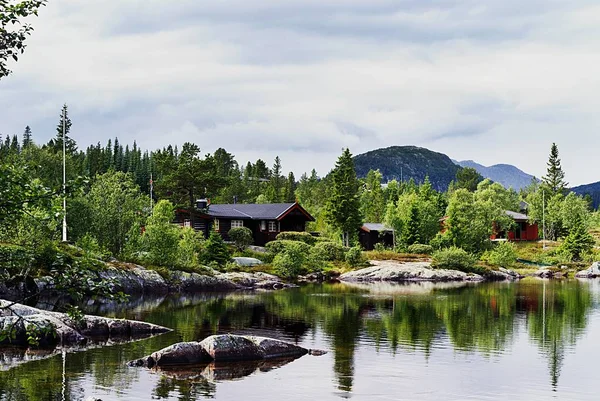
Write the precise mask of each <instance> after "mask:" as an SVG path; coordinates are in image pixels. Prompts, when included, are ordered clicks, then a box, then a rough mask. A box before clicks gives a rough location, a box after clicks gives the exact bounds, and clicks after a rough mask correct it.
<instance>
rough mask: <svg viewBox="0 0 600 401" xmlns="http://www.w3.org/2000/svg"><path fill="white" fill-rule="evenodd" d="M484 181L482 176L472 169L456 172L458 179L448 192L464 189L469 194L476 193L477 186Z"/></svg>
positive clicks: (467, 168) (451, 184) (466, 168)
mask: <svg viewBox="0 0 600 401" xmlns="http://www.w3.org/2000/svg"><path fill="white" fill-rule="evenodd" d="M481 181H483V177H482V176H481V174H479V173H478V172H477V170H475V169H474V168H472V167H465V168H461V169H460V170H458V171H457V172H456V179H455V180H454V181H452V182H451V183H450V185H449V187H448V192H454V191H456V190H457V189H461V188H464V189H466V190H467V191H469V192H475V191H476V190H477V185H479V183H480V182H481Z"/></svg>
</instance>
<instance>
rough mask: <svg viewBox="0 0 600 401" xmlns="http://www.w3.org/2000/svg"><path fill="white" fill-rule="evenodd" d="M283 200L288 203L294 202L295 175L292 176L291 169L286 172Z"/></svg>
mask: <svg viewBox="0 0 600 401" xmlns="http://www.w3.org/2000/svg"><path fill="white" fill-rule="evenodd" d="M284 200H285V201H286V202H288V203H292V202H296V177H294V173H292V172H291V171H290V173H289V174H288V179H287V182H286V184H285V199H284Z"/></svg>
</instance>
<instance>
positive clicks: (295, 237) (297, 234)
mask: <svg viewBox="0 0 600 401" xmlns="http://www.w3.org/2000/svg"><path fill="white" fill-rule="evenodd" d="M276 238H277V239H278V240H290V241H301V242H304V243H305V244H308V245H314V244H315V243H316V242H317V238H316V237H313V236H312V235H310V234H309V233H307V232H304V231H284V232H281V233H279V234H277V237H276Z"/></svg>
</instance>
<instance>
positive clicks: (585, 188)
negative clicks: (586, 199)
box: [571, 182, 600, 209]
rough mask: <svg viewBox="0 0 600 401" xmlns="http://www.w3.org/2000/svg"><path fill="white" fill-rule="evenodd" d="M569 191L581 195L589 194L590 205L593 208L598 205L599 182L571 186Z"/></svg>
mask: <svg viewBox="0 0 600 401" xmlns="http://www.w3.org/2000/svg"><path fill="white" fill-rule="evenodd" d="M571 191H573V192H575V193H576V194H577V195H581V196H585V195H588V194H589V195H590V196H591V197H592V206H593V207H594V209H598V206H600V182H594V183H592V184H586V185H579V186H578V187H573V188H571Z"/></svg>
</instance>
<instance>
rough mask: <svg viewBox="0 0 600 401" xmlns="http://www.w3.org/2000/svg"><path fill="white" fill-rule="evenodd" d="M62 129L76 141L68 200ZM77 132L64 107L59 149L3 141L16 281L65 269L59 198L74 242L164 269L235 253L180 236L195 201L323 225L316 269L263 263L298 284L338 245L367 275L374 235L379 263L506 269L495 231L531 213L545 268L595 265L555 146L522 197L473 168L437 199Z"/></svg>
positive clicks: (376, 179) (370, 180) (403, 186)
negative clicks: (287, 212) (378, 237)
mask: <svg viewBox="0 0 600 401" xmlns="http://www.w3.org/2000/svg"><path fill="white" fill-rule="evenodd" d="M63 115H66V117H67V118H66V120H65V121H63ZM63 125H64V126H65V127H66V132H67V135H66V137H65V140H66V142H65V144H64V147H65V150H66V161H65V163H66V180H67V185H66V186H65V187H64V188H63V183H62V163H63V159H62V151H63V136H62V127H63ZM71 125H72V123H71V121H70V119H69V117H68V110H67V106H66V105H65V106H64V110H63V113H61V114H60V118H59V121H58V122H57V130H56V136H55V137H54V138H53V139H51V140H50V141H49V142H47V143H37V142H36V140H35V135H34V134H33V133H32V131H31V129H30V128H29V127H26V128H25V130H24V132H23V134H22V135H20V136H17V135H12V136H10V135H9V136H6V137H5V138H3V139H2V141H0V177H1V179H0V244H1V245H2V246H1V247H0V252H1V253H2V254H3V255H4V256H5V258H4V261H3V262H2V263H3V266H0V267H2V268H5V269H6V268H9V270H10V269H13V270H15V269H16V271H13V274H17V273H18V274H19V275H31V274H33V275H38V274H47V273H49V272H51V270H52V268H53V266H55V265H56V264H57V263H61V261H60V260H59V259H60V255H61V247H63V246H62V245H61V224H62V219H63V217H64V216H63V212H62V205H63V196H64V197H66V204H67V213H66V220H67V222H68V240H69V242H71V243H74V244H76V245H77V246H78V247H79V249H82V250H83V251H85V252H88V251H89V252H93V253H94V254H97V255H102V257H104V258H108V257H116V258H119V259H121V260H126V261H134V262H139V263H143V264H145V265H153V266H159V267H160V268H167V269H168V268H188V269H190V268H195V267H198V266H202V265H204V264H209V263H212V264H213V265H216V266H219V265H221V266H225V265H227V261H228V259H229V256H230V255H231V252H232V251H233V248H232V247H228V246H227V245H225V244H223V243H222V240H221V239H220V238H218V237H219V236H218V235H211V236H210V238H200V237H199V235H198V234H197V233H195V232H194V231H193V230H192V229H191V228H190V229H181V228H180V227H177V226H175V225H173V224H171V222H172V221H173V217H174V210H175V208H193V207H194V204H195V200H196V199H199V198H207V199H210V201H211V202H212V203H234V202H238V203H282V202H294V201H298V202H299V203H300V204H301V205H302V206H303V207H304V208H305V209H307V210H308V211H309V212H310V213H311V214H312V215H313V216H314V217H315V219H316V221H315V222H313V223H310V224H309V227H308V231H311V232H314V233H315V234H316V235H318V236H319V242H327V243H330V244H331V245H329V248H326V247H325V248H324V247H323V246H321V248H320V249H322V252H321V253H320V254H315V255H313V256H314V258H313V257H312V256H311V257H304V256H303V255H301V254H303V253H302V252H297V249H296V250H294V249H290V248H289V247H287V246H283V247H272V248H277V249H280V250H281V249H283V251H282V252H283V253H284V255H276V256H280V257H279V258H278V259H277V258H275V259H277V260H275V259H274V258H270V260H267V262H273V264H274V265H275V266H277V265H279V266H280V268H281V269H280V272H284V273H286V272H287V273H290V274H288V275H290V276H293V275H294V273H297V272H299V271H301V270H299V269H289V266H287V265H294V266H296V267H298V265H303V266H319V265H322V264H324V263H327V262H328V261H335V259H336V258H334V257H331V254H332V253H335V252H334V251H332V249H333V248H332V247H336V246H339V247H344V248H343V249H344V250H348V249H349V248H350V249H352V248H351V247H354V251H353V252H354V253H351V255H350V256H348V257H340V258H337V259H339V260H340V261H342V262H344V263H346V262H348V261H350V262H348V263H350V265H360V263H361V262H360V261H361V260H363V259H364V256H361V255H360V249H358V248H356V247H357V245H358V242H357V237H358V232H359V229H360V227H361V226H362V224H363V223H364V222H371V223H384V224H386V225H387V226H389V227H391V228H393V229H394V232H395V235H394V246H393V249H383V247H381V246H380V247H379V248H378V249H377V250H378V251H380V252H391V253H407V252H409V253H419V254H431V253H434V262H435V261H436V260H437V261H438V264H439V266H440V267H444V266H450V267H457V268H461V267H462V268H463V269H476V268H477V266H479V265H482V264H483V265H488V266H489V265H492V266H493V265H498V266H500V265H510V264H512V263H514V261H515V260H516V258H517V253H516V250H515V246H514V245H512V244H510V243H502V244H500V245H496V246H494V244H492V242H491V241H490V236H491V235H492V234H493V232H494V230H510V229H512V228H514V224H515V223H514V221H513V220H512V219H511V218H510V217H509V216H507V215H506V213H505V211H506V210H510V211H517V212H518V211H520V210H521V209H522V206H523V203H522V202H526V204H527V214H528V215H529V218H530V220H531V222H534V223H538V224H539V227H540V231H543V232H541V233H540V237H544V238H545V239H546V240H548V244H551V245H552V246H550V252H545V253H544V254H543V255H542V256H540V257H543V258H544V261H545V262H548V263H569V262H572V261H592V260H595V259H596V250H595V248H594V245H595V240H594V238H593V236H592V235H591V234H590V232H592V233H593V232H594V231H593V230H592V228H593V227H595V226H597V225H598V224H597V221H598V214H597V213H596V212H594V211H592V210H591V206H590V203H589V200H586V199H584V198H583V197H581V196H579V195H576V194H575V193H572V192H569V191H568V190H567V183H566V181H565V173H564V172H563V170H562V167H561V165H560V158H559V154H558V148H557V146H556V145H555V144H553V145H552V149H551V153H550V156H549V160H548V166H547V175H546V176H545V177H544V178H543V180H542V181H541V182H540V181H537V180H536V181H532V183H531V185H530V186H528V187H527V188H525V189H522V190H521V191H520V192H516V191H514V190H511V189H506V188H504V187H503V186H501V185H500V184H498V183H494V182H492V181H490V180H488V179H483V178H482V177H481V176H480V175H479V174H478V173H477V172H476V171H475V170H474V169H470V168H459V169H458V170H457V173H456V175H455V178H454V180H453V181H452V182H451V183H450V185H449V186H448V188H447V189H446V190H445V191H438V190H436V189H434V187H433V186H432V184H431V182H430V181H429V179H428V177H425V179H424V180H423V181H421V182H419V183H416V182H415V181H414V180H413V179H411V178H409V177H407V178H408V179H406V180H403V181H398V180H391V181H388V182H382V181H383V178H382V174H381V173H380V172H379V171H377V170H370V171H368V173H367V174H366V176H364V177H362V178H359V177H357V174H356V170H355V168H354V159H353V157H352V155H351V154H350V151H349V150H348V149H346V150H345V151H344V152H343V154H342V155H341V156H340V158H339V159H338V162H337V163H336V165H335V167H334V168H333V169H332V171H331V172H330V173H329V174H327V175H326V176H324V177H319V176H318V175H317V173H316V171H315V170H312V171H310V172H306V173H304V174H302V175H301V176H300V177H299V179H297V178H296V177H295V176H294V174H293V173H291V172H290V173H288V174H285V173H284V168H283V161H282V160H280V159H279V157H277V158H275V160H274V161H272V162H267V161H264V160H261V159H258V160H256V161H255V162H248V163H246V164H243V165H241V164H240V163H238V161H237V160H236V159H235V156H234V155H233V154H231V153H229V152H227V151H226V150H225V149H217V150H216V151H215V152H214V153H207V154H203V153H202V150H201V148H200V147H199V146H198V145H196V144H194V143H184V144H183V146H182V147H181V148H179V147H178V146H172V145H169V146H166V147H164V148H162V149H158V150H153V151H150V150H147V149H141V148H140V147H138V146H137V144H136V143H135V142H134V143H133V144H123V143H121V142H120V141H119V140H118V138H115V139H109V140H108V141H107V143H105V144H101V143H97V144H96V145H92V146H88V147H87V148H86V149H79V147H78V145H77V142H76V141H75V140H74V139H73V138H72V137H71V136H70V130H71ZM242 237H243V236H242ZM293 239H295V238H293ZM241 241H242V242H244V241H245V240H244V239H241ZM308 242H311V241H308ZM287 245H290V244H287ZM292 248H293V247H292ZM243 249H244V247H243V246H242V247H240V248H239V250H243ZM304 253H306V252H304ZM309 254H311V255H312V253H310V252H309ZM436 254H437V255H436ZM7 255H8V256H7ZM15 255H17V256H15ZM352 255H354V256H352ZM284 256H285V257H284ZM371 256H372V255H371ZM302 258H304V259H302ZM311 258H312V259H311ZM268 259H269V258H268ZM297 259H301V260H300V261H299V260H297ZM309 259H310V260H309ZM24 261H25V262H24ZM63 262H64V261H63ZM15 266H19V267H18V269H17V268H16V267H15ZM23 266H25V267H23ZM465 266H467V267H465Z"/></svg>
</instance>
